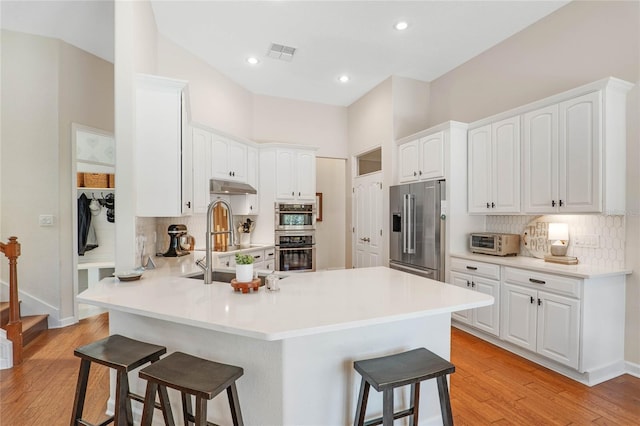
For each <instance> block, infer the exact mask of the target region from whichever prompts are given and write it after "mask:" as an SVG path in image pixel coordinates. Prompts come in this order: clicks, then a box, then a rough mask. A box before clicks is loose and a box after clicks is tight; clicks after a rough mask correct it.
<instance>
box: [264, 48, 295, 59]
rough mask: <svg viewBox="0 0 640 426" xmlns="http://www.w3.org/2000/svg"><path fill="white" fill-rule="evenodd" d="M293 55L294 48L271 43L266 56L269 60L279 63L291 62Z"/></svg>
mask: <svg viewBox="0 0 640 426" xmlns="http://www.w3.org/2000/svg"><path fill="white" fill-rule="evenodd" d="M294 53H296V48H295V47H291V46H284V45H282V44H276V43H271V47H269V50H268V51H267V56H268V57H269V58H273V59H280V60H281V61H286V62H291V61H292V60H293V54H294Z"/></svg>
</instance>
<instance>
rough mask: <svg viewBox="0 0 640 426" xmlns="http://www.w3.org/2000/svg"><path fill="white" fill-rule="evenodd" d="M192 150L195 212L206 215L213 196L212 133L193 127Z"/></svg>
mask: <svg viewBox="0 0 640 426" xmlns="http://www.w3.org/2000/svg"><path fill="white" fill-rule="evenodd" d="M191 149H192V153H193V161H192V163H193V212H194V213H206V212H207V207H208V205H209V201H210V199H211V195H210V194H209V179H211V133H209V132H207V131H206V130H203V129H199V128H197V127H193V128H192V129H191Z"/></svg>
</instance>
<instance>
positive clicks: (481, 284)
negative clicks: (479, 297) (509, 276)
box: [473, 277, 500, 336]
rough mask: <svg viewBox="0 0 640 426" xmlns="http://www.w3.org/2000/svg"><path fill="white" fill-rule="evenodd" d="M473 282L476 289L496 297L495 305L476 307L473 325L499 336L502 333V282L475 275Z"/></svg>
mask: <svg viewBox="0 0 640 426" xmlns="http://www.w3.org/2000/svg"><path fill="white" fill-rule="evenodd" d="M473 284H474V286H473V288H474V290H475V291H477V292H479V293H484V294H488V295H489V296H493V299H494V302H493V305H491V306H485V307H482V308H476V309H474V313H473V315H474V317H473V325H474V326H475V327H477V328H479V329H481V330H484V331H486V332H487V333H490V334H493V335H494V336H498V335H499V334H500V326H499V325H500V282H499V281H496V280H490V279H487V278H480V277H473Z"/></svg>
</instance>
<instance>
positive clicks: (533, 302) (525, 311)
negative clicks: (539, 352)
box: [502, 283, 538, 352]
mask: <svg viewBox="0 0 640 426" xmlns="http://www.w3.org/2000/svg"><path fill="white" fill-rule="evenodd" d="M502 288H503V291H502V303H503V304H502V306H503V311H502V314H503V315H502V338H503V339H504V340H506V341H508V342H511V343H514V344H516V345H518V346H522V347H523V348H526V349H529V350H530V351H533V352H535V351H536V318H537V300H538V294H537V292H536V291H535V290H531V289H528V288H525V287H520V286H517V285H511V284H507V283H505V284H504V286H503V287H502Z"/></svg>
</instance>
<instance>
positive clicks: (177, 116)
mask: <svg viewBox="0 0 640 426" xmlns="http://www.w3.org/2000/svg"><path fill="white" fill-rule="evenodd" d="M137 84H138V87H136V212H137V215H138V216H145V217H177V216H181V215H182V207H183V206H182V180H183V176H182V160H181V159H182V143H183V134H182V131H183V128H182V118H181V117H182V87H184V85H178V84H176V83H174V82H171V81H169V80H167V79H155V78H147V77H140V78H139V79H138V81H137ZM185 143H186V141H185ZM189 198H190V196H189Z"/></svg>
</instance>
